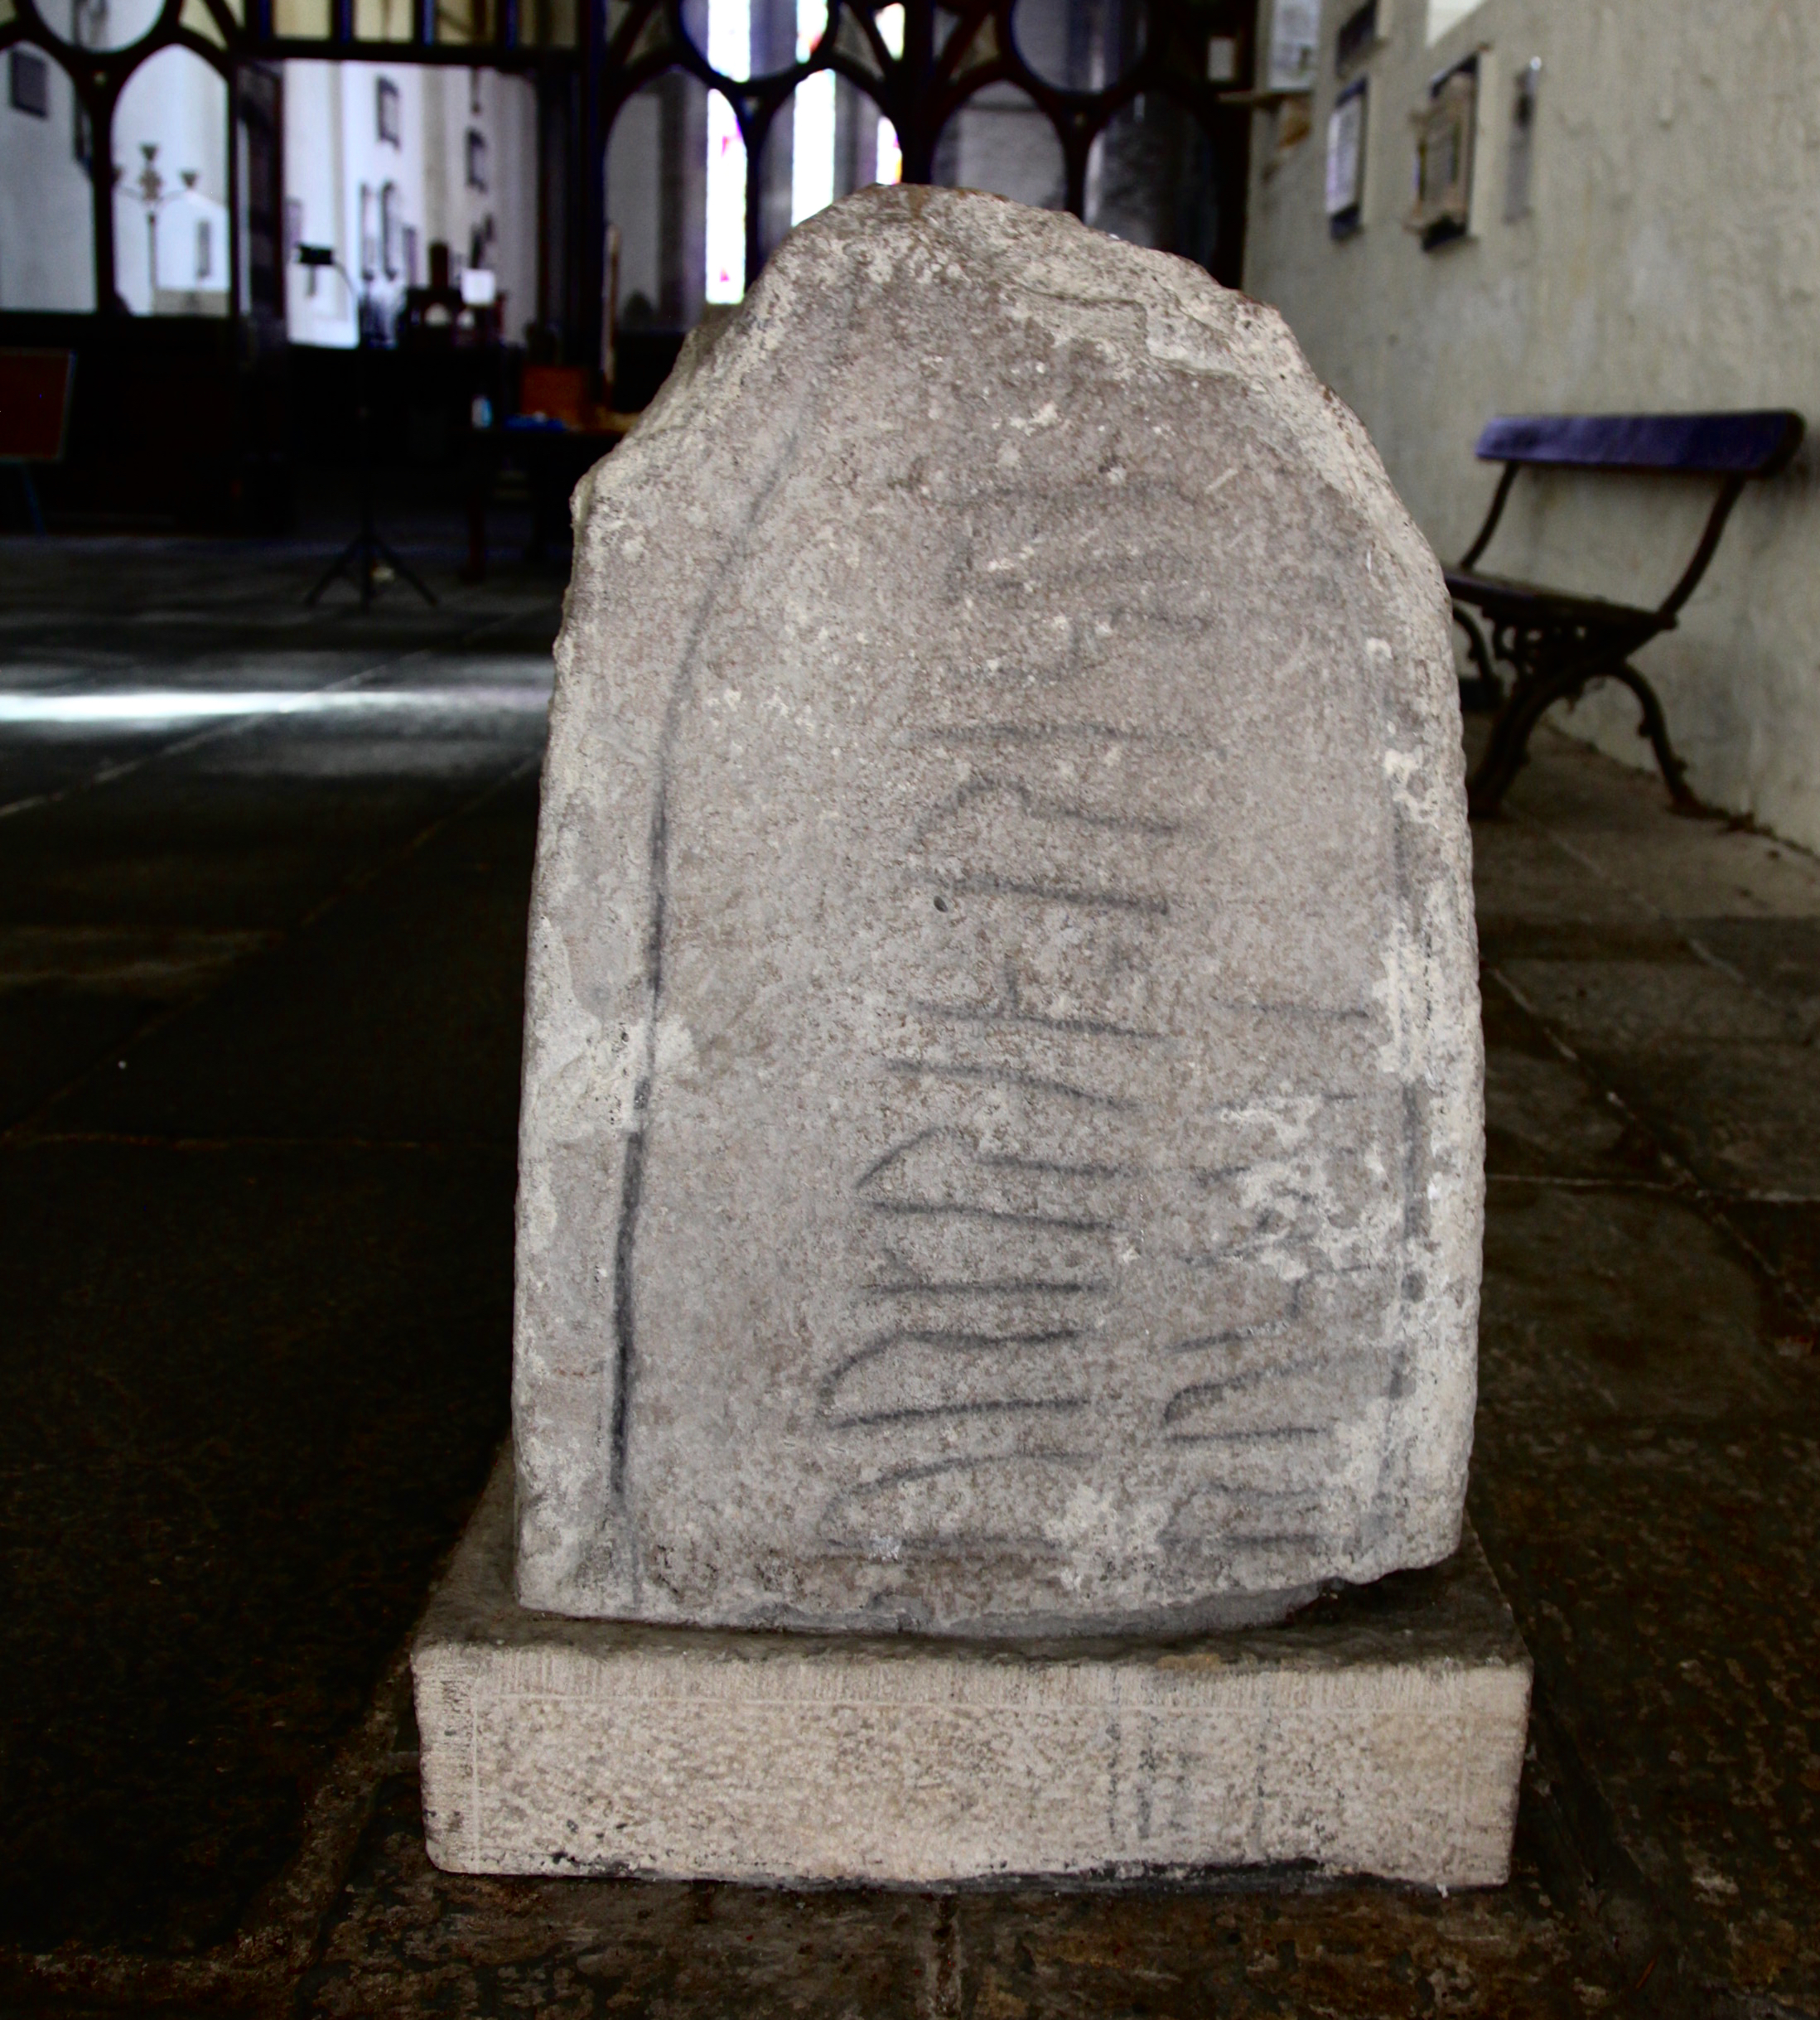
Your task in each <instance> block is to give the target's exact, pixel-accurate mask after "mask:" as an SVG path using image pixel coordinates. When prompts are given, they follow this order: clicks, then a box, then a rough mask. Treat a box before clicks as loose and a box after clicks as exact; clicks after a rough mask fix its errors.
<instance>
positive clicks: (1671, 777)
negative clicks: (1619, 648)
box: [1466, 654, 1712, 820]
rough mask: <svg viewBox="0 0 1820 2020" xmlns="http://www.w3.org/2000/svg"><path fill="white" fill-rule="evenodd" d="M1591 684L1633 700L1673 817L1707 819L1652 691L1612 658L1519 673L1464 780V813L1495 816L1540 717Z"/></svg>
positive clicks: (1525, 755)
mask: <svg viewBox="0 0 1820 2020" xmlns="http://www.w3.org/2000/svg"><path fill="white" fill-rule="evenodd" d="M1596 680H1621V681H1622V682H1623V683H1624V685H1625V686H1626V687H1627V688H1629V690H1630V692H1631V693H1633V694H1634V695H1635V696H1636V698H1637V705H1638V707H1639V709H1640V710H1641V711H1642V719H1641V721H1639V723H1638V725H1637V734H1638V735H1639V737H1648V738H1649V742H1650V745H1651V747H1652V748H1653V750H1654V751H1655V753H1656V762H1657V764H1658V766H1660V767H1661V771H1662V776H1663V783H1664V784H1665V785H1667V786H1668V796H1669V798H1670V799H1671V800H1673V802H1674V809H1675V811H1676V812H1677V813H1678V814H1711V812H1712V809H1711V808H1710V807H1709V806H1707V805H1706V803H1705V802H1704V801H1703V800H1701V799H1700V798H1699V797H1698V796H1697V795H1696V794H1695V793H1694V791H1693V790H1692V787H1691V786H1689V785H1688V784H1687V766H1686V764H1685V763H1684V762H1683V761H1682V759H1680V758H1679V757H1678V756H1676V755H1675V749H1674V746H1673V744H1672V743H1670V742H1669V741H1668V718H1667V717H1666V716H1664V715H1663V712H1662V703H1661V702H1660V701H1659V700H1658V698H1657V695H1656V691H1655V689H1653V687H1651V686H1650V684H1649V682H1648V681H1647V680H1646V679H1644V676H1643V675H1642V674H1640V673H1639V672H1638V670H1637V669H1636V668H1635V667H1634V666H1632V665H1631V664H1629V662H1628V661H1627V660H1622V659H1620V658H1619V657H1618V656H1617V655H1615V654H1612V655H1600V656H1596V657H1595V658H1593V659H1591V660H1579V661H1570V662H1569V663H1568V664H1565V665H1561V666H1557V667H1554V668H1552V669H1549V670H1548V671H1546V672H1530V671H1528V670H1527V669H1525V670H1522V671H1519V672H1518V676H1517V684H1516V686H1515V688H1514V689H1513V690H1512V692H1511V696H1510V699H1509V701H1508V702H1507V703H1505V704H1504V708H1501V709H1500V710H1499V713H1498V719H1497V721H1496V722H1494V724H1493V725H1492V731H1491V741H1490V742H1489V744H1487V745H1486V747H1485V753H1484V756H1483V757H1481V758H1480V761H1479V763H1478V766H1477V768H1476V769H1475V771H1474V772H1473V775H1472V776H1471V777H1470V779H1469V780H1467V781H1466V808H1467V811H1468V812H1469V813H1470V814H1471V815H1472V817H1473V819H1475V820H1482V819H1486V818H1487V817H1488V816H1489V815H1490V814H1495V813H1496V812H1497V811H1498V808H1499V803H1500V802H1501V801H1502V800H1503V799H1504V795H1505V794H1506V793H1507V792H1508V791H1509V790H1510V787H1511V784H1512V782H1513V780H1514V779H1515V778H1516V776H1517V774H1518V772H1519V771H1521V770H1522V769H1523V765H1524V763H1525V762H1526V761H1527V760H1528V755H1529V739H1530V737H1531V736H1532V734H1533V732H1534V730H1535V727H1536V725H1537V723H1538V722H1540V721H1541V720H1542V717H1543V715H1544V714H1545V713H1547V711H1548V710H1549V709H1550V708H1552V707H1553V706H1554V704H1555V703H1557V702H1563V701H1577V700H1578V699H1579V698H1580V697H1581V695H1582V694H1583V693H1585V692H1586V689H1588V688H1589V687H1591V685H1592V684H1593V682H1594V681H1596Z"/></svg>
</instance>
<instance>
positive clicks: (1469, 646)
mask: <svg viewBox="0 0 1820 2020" xmlns="http://www.w3.org/2000/svg"><path fill="white" fill-rule="evenodd" d="M1454 622H1455V623H1456V624H1457V625H1458V626H1460V630H1461V631H1464V632H1465V634H1466V657H1467V658H1468V659H1469V660H1471V661H1472V663H1473V664H1474V665H1475V667H1477V668H1478V669H1479V679H1478V681H1477V683H1476V684H1477V686H1478V687H1479V689H1480V691H1481V693H1484V694H1487V695H1489V696H1490V697H1491V698H1492V705H1493V706H1494V708H1495V707H1496V705H1497V703H1499V702H1501V701H1502V700H1503V699H1504V686H1503V684H1502V683H1501V682H1500V681H1499V678H1498V675H1497V674H1496V672H1495V671H1494V669H1493V667H1492V664H1491V648H1490V647H1489V645H1486V643H1485V635H1484V632H1483V631H1481V630H1480V628H1479V621H1478V620H1477V618H1475V617H1473V616H1470V615H1469V614H1468V613H1467V612H1466V611H1463V610H1462V609H1461V608H1460V606H1459V605H1458V604H1457V603H1456V604H1455V606H1454Z"/></svg>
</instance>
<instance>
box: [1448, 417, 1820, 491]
mask: <svg viewBox="0 0 1820 2020" xmlns="http://www.w3.org/2000/svg"><path fill="white" fill-rule="evenodd" d="M1802 428H1803V422H1802V418H1801V416H1800V415H1799V414H1798V413H1794V412H1793V411H1792V410H1790V409H1789V408H1779V407H1772V408H1759V409H1756V410H1754V411H1751V412H1747V413H1564V414H1500V415H1499V417H1498V418H1496V419H1495V420H1492V421H1488V422H1487V423H1485V429H1484V433H1483V434H1482V435H1480V437H1479V445H1478V449H1477V452H1476V453H1477V454H1478V456H1479V457H1480V460H1481V461H1482V462H1488V463H1538V464H1552V465H1556V466H1566V467H1571V468H1575V469H1581V470H1653V471H1668V472H1675V471H1679V472H1683V473H1686V474H1687V475H1690V476H1697V475H1711V476H1717V475H1726V474H1729V475H1732V476H1750V477H1760V476H1769V474H1770V473H1771V472H1772V471H1776V470H1779V469H1780V468H1781V467H1782V466H1783V465H1784V463H1786V462H1788V461H1789V458H1790V457H1792V456H1793V454H1794V452H1795V451H1796V450H1797V449H1798V447H1800V446H1801V435H1802Z"/></svg>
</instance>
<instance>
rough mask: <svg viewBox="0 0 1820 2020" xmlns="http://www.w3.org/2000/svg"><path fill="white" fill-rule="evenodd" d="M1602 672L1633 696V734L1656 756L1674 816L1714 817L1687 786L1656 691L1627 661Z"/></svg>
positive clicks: (1684, 768)
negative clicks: (1645, 739)
mask: <svg viewBox="0 0 1820 2020" xmlns="http://www.w3.org/2000/svg"><path fill="white" fill-rule="evenodd" d="M1603 672H1604V675H1605V678H1608V679H1612V680H1621V681H1623V683H1624V685H1625V686H1626V687H1627V688H1629V690H1630V692H1631V693H1633V694H1634V695H1635V696H1636V698H1637V706H1638V708H1639V709H1641V710H1642V712H1643V714H1642V719H1641V720H1640V721H1639V723H1638V724H1637V734H1638V735H1639V737H1648V738H1649V742H1650V746H1651V747H1652V748H1653V750H1654V751H1655V754H1656V762H1657V764H1658V766H1660V767H1661V770H1662V777H1663V784H1664V785H1667V787H1668V797H1669V798H1670V799H1671V800H1673V802H1674V805H1675V811H1676V813H1678V814H1705V815H1707V816H1709V817H1710V816H1711V815H1712V814H1715V812H1716V809H1714V808H1712V807H1709V806H1708V805H1707V803H1706V801H1705V800H1702V799H1701V798H1700V797H1699V795H1697V793H1695V791H1694V790H1693V789H1692V786H1690V785H1688V783H1687V765H1686V763H1685V761H1683V760H1682V759H1681V758H1679V757H1678V756H1676V755H1675V748H1674V746H1673V744H1672V743H1670V742H1669V741H1668V718H1667V716H1665V715H1664V714H1663V712H1662V703H1660V702H1659V701H1658V699H1657V698H1656V690H1655V689H1653V687H1651V686H1650V684H1649V682H1648V681H1647V680H1646V679H1644V677H1643V675H1642V674H1639V672H1638V671H1637V669H1636V668H1635V667H1634V666H1632V665H1631V664H1629V662H1628V661H1626V662H1625V663H1624V664H1623V665H1620V666H1608V667H1606V668H1605V669H1603ZM1597 677H1598V676H1595V678H1597Z"/></svg>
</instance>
